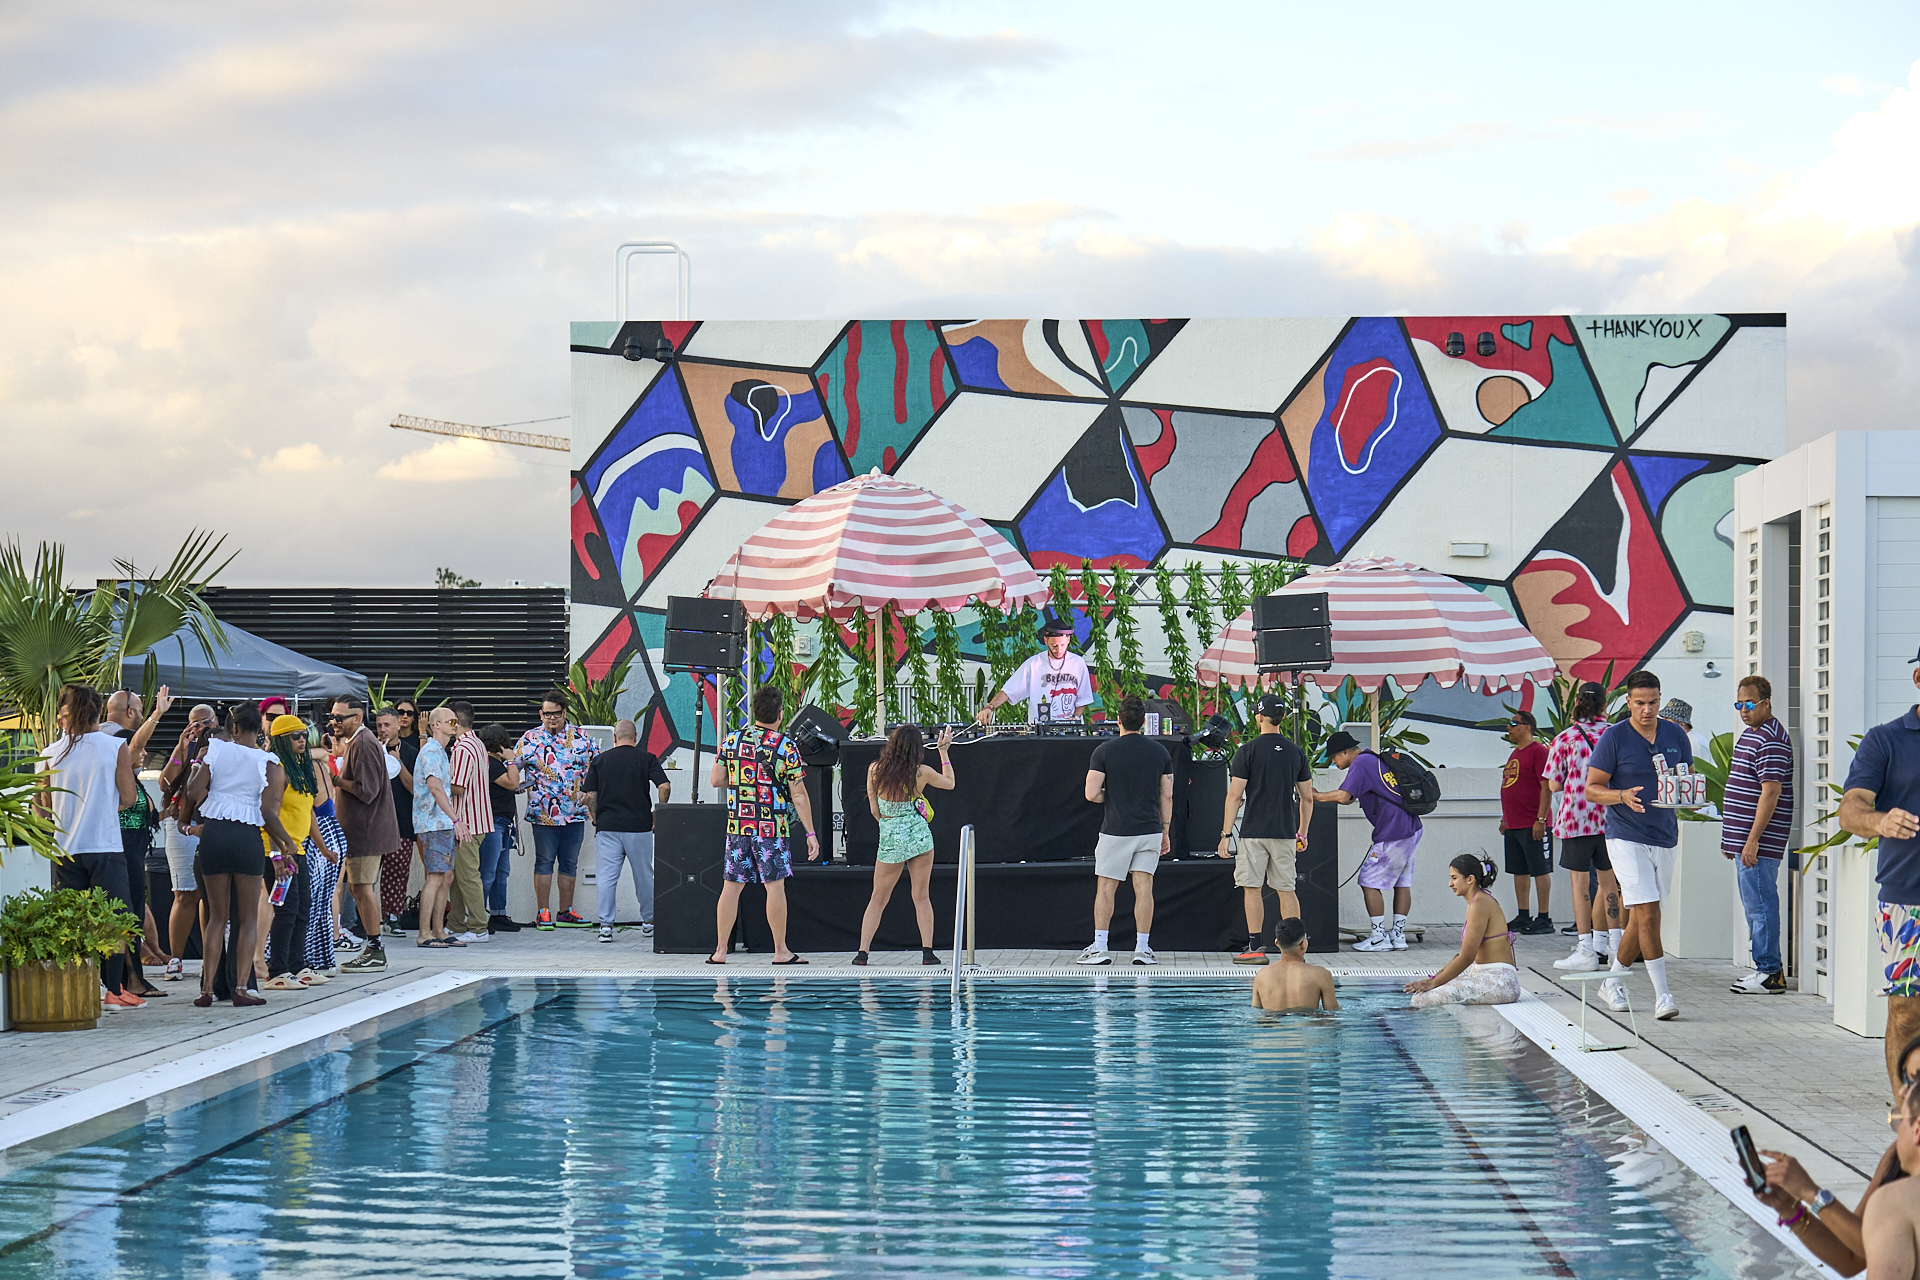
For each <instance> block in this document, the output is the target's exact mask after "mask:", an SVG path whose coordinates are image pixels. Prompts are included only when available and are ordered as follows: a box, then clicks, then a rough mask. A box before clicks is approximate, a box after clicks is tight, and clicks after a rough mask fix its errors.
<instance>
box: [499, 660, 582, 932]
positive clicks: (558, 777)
mask: <svg viewBox="0 0 1920 1280" xmlns="http://www.w3.org/2000/svg"><path fill="white" fill-rule="evenodd" d="M599 754H600V745H599V744H598V743H596V742H595V741H594V740H593V739H592V738H590V737H588V736H587V735H586V734H585V733H584V732H582V731H581V730H580V729H579V728H578V727H577V726H575V725H571V724H569V723H567V691H566V690H565V689H549V690H547V696H546V697H545V698H543V699H541V701H540V727H539V728H538V729H529V730H527V731H526V732H525V733H523V734H521V735H520V741H519V743H518V744H517V745H516V746H515V747H514V749H513V762H514V763H515V764H517V765H519V766H520V776H521V777H522V778H525V779H526V780H527V782H528V784H529V786H528V789H527V792H526V796H527V818H528V820H529V821H531V822H532V823H533V898H534V905H535V915H534V921H533V923H534V927H535V928H539V929H551V928H553V926H554V925H555V924H556V923H558V924H559V925H560V926H562V927H563V928H568V929H584V928H586V927H587V925H588V921H587V920H585V919H584V918H582V917H581V916H578V915H576V914H574V910H573V882H574V875H575V874H576V873H577V871H578V870H579V866H580V841H581V840H582V839H583V838H584V837H585V836H586V832H587V798H586V796H585V795H584V794H583V793H582V792H581V783H582V782H583V781H584V780H585V778H586V776H587V766H588V765H590V764H592V763H593V758H594V757H595V756H597V755H599ZM555 862H558V863H559V864H560V915H559V918H558V920H557V921H556V919H555V918H554V916H553V915H552V914H550V913H549V912H548V910H547V903H548V894H549V892H550V891H551V889H552V887H553V864H554V863H555Z"/></svg>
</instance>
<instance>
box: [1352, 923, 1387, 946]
mask: <svg viewBox="0 0 1920 1280" xmlns="http://www.w3.org/2000/svg"><path fill="white" fill-rule="evenodd" d="M1353 949H1354V950H1355V951H1391V950H1393V941H1392V940H1391V939H1390V938H1388V937H1387V927H1386V926H1385V925H1383V924H1377V925H1375V926H1373V932H1372V933H1370V934H1368V935H1367V936H1366V937H1365V938H1364V939H1362V940H1361V941H1359V942H1356V943H1354V944H1353Z"/></svg>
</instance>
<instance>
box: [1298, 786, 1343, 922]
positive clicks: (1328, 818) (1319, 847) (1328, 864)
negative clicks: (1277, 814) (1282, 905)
mask: <svg viewBox="0 0 1920 1280" xmlns="http://www.w3.org/2000/svg"><path fill="white" fill-rule="evenodd" d="M1294 869H1295V870H1296V871H1297V872H1298V873H1299V876H1300V878H1299V880H1298V882H1297V883H1296V884H1295V886H1294V892H1295V893H1297V894H1298V895H1299V897H1300V919H1301V920H1302V921H1303V922H1304V923H1305V924H1306V926H1307V935H1308V936H1309V937H1310V938H1312V939H1313V940H1312V941H1311V942H1309V943H1308V944H1307V950H1309V951H1338V950H1339V949H1340V806H1339V805H1337V804H1332V803H1322V804H1316V805H1314V806H1313V817H1312V819H1311V820H1309V821H1308V823H1307V848H1306V852H1304V853H1302V854H1301V855H1300V856H1299V858H1298V860H1297V862H1296V865H1295V868H1294Z"/></svg>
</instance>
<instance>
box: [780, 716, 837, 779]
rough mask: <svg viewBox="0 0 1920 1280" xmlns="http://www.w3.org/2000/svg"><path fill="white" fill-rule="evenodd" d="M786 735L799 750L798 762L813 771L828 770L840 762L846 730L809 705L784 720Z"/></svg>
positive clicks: (830, 717)
mask: <svg viewBox="0 0 1920 1280" xmlns="http://www.w3.org/2000/svg"><path fill="white" fill-rule="evenodd" d="M787 736H788V737H789V738H792V739H793V745H794V746H796V747H798V748H799V749H800V759H801V760H802V761H804V762H805V763H806V764H807V765H809V766H811V767H813V768H815V769H831V768H833V766H834V765H836V764H838V763H840V744H841V743H843V742H845V741H846V740H847V731H846V728H845V726H843V725H842V724H841V723H840V722H839V721H838V720H836V719H834V718H833V717H832V716H831V715H828V714H827V713H826V712H825V711H823V710H821V709H820V708H819V707H816V706H814V705H813V704H812V703H811V702H809V703H808V704H807V705H806V706H804V707H802V708H800V710H798V711H796V712H794V714H793V719H791V720H789V721H787Z"/></svg>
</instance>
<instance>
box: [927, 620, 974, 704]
mask: <svg viewBox="0 0 1920 1280" xmlns="http://www.w3.org/2000/svg"><path fill="white" fill-rule="evenodd" d="M933 682H934V688H935V690H936V694H937V697H936V702H937V704H938V706H939V708H940V719H941V720H942V721H945V722H948V723H957V722H959V721H962V720H965V719H966V718H967V686H966V684H965V682H964V680H963V679H962V677H961V674H960V628H959V627H958V626H957V625H955V623H954V621H953V615H952V614H950V613H948V612H947V611H946V610H944V609H935V610H934V611H933Z"/></svg>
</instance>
